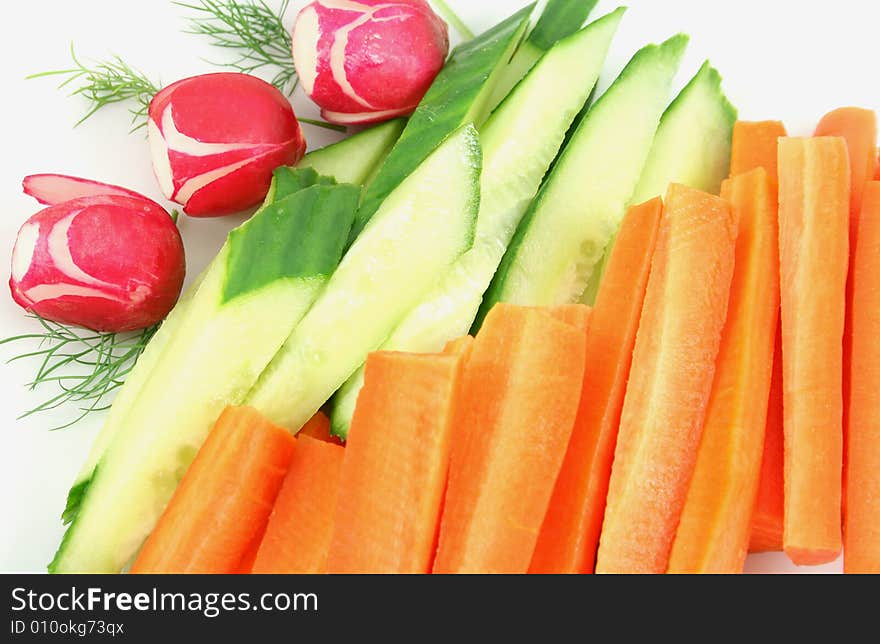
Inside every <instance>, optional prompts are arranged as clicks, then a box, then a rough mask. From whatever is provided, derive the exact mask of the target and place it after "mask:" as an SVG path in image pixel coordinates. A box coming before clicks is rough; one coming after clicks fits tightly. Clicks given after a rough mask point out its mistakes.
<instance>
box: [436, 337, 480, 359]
mask: <svg viewBox="0 0 880 644" xmlns="http://www.w3.org/2000/svg"><path fill="white" fill-rule="evenodd" d="M473 346H474V338H473V336H470V335H463V336H461V337H460V338H456V339H455V340H450V341H449V342H447V343H446V346H445V347H444V348H443V353H446V354H449V355H453V356H458V355H460V356H464V359H465V361H467V356H469V355H470V352H471V348H472V347H473Z"/></svg>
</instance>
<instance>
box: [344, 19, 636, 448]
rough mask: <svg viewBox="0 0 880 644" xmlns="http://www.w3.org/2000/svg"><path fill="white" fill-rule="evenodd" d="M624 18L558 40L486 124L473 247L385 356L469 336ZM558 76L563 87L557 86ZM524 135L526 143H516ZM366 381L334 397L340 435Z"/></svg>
mask: <svg viewBox="0 0 880 644" xmlns="http://www.w3.org/2000/svg"><path fill="white" fill-rule="evenodd" d="M623 14H624V9H618V10H616V11H614V12H612V13H610V14H608V15H606V16H604V17H602V18H599V19H598V20H596V21H594V22H593V23H591V24H590V25H589V26H587V27H585V28H584V29H583V30H581V31H580V32H577V33H576V34H574V35H572V36H569V37H568V38H566V39H564V40H563V41H561V42H559V43H558V44H557V45H556V46H555V47H554V48H553V49H551V51H550V52H548V53H547V54H546V55H545V56H544V57H542V59H541V61H540V62H539V63H538V65H537V66H536V67H535V68H534V69H533V70H532V72H530V74H529V75H528V77H527V78H526V79H524V80H523V81H522V82H521V83H520V84H519V85H518V86H517V87H516V89H515V90H514V92H513V94H512V95H511V96H510V97H509V99H508V100H507V101H505V102H504V103H503V104H502V106H501V107H500V108H499V109H498V110H497V111H496V112H495V113H494V114H493V115H492V117H491V118H490V119H489V120H488V121H487V122H486V124H485V126H484V127H483V131H482V139H483V176H482V178H481V193H482V198H481V204H480V214H479V216H478V218H477V231H476V241H475V242H474V247H473V248H471V249H470V250H468V251H467V252H466V253H465V254H464V255H463V256H462V257H461V258H460V259H459V260H458V261H457V262H456V264H455V265H454V266H453V267H452V269H451V270H450V272H449V273H448V274H447V275H446V276H445V278H444V279H443V280H442V281H441V282H440V284H439V285H438V286H437V288H435V289H432V290H431V292H429V293H427V294H426V296H425V298H424V299H423V300H422V301H421V302H420V303H419V304H418V305H417V306H416V307H415V308H413V309H412V310H411V311H410V312H409V313H408V314H407V316H406V317H405V318H404V319H403V320H402V321H401V323H400V324H399V325H398V326H397V328H396V329H395V330H394V332H393V333H392V334H391V336H390V337H389V339H388V340H387V341H386V342H385V343H384V344H383V345H382V347H381V349H382V350H383V351H413V352H432V351H439V350H440V349H442V348H443V346H444V344H445V343H446V342H447V341H449V340H451V339H453V338H456V337H460V336H462V335H465V334H466V333H467V332H468V329H469V328H470V326H471V324H472V323H473V321H474V318H475V316H476V314H477V310H478V309H479V306H480V302H481V301H482V297H483V293H484V291H485V290H486V289H487V288H488V286H489V284H490V282H491V280H492V276H493V275H494V274H495V271H496V269H497V268H498V264H499V262H500V261H501V258H502V257H503V255H504V249H505V248H506V247H507V245H508V244H509V243H510V240H511V237H512V236H513V234H514V231H515V230H516V227H517V224H518V223H519V220H520V218H521V217H522V215H523V213H524V212H525V210H526V209H527V208H528V205H529V203H530V202H531V200H532V198H533V197H534V196H535V193H536V192H537V191H538V188H539V186H540V184H541V180H542V178H543V177H544V175H545V173H546V171H547V168H548V167H549V165H550V163H551V162H552V160H553V159H554V158H555V156H556V153H557V152H558V150H559V149H560V147H561V145H562V143H563V140H564V138H565V135H566V132H567V131H568V129H569V126H570V124H571V123H572V122H573V121H574V119H575V117H576V116H577V114H578V113H579V112H580V109H581V107H582V105H583V104H584V103H585V102H586V100H587V99H588V97H589V95H590V93H591V91H592V89H593V87H594V85H595V83H596V81H597V79H598V76H599V73H600V71H601V69H602V64H603V62H604V60H605V57H606V55H607V52H608V49H609V47H610V45H611V41H612V39H613V37H614V34H615V33H616V31H617V28H618V25H619V24H620V21H621V19H622V18H623ZM560 78H563V79H566V82H565V85H564V86H562V87H555V86H554V82H553V81H554V80H555V79H560ZM551 96H552V97H553V98H550V97H551ZM553 119H557V120H556V121H555V122H554V121H553ZM534 123H540V124H541V126H534V125H533V124H534ZM525 133H528V140H529V143H528V144H523V143H522V142H521V140H520V139H519V138H517V135H519V136H522V135H523V134H525ZM362 384H363V368H362V367H361V368H360V369H359V370H358V371H357V372H356V373H355V374H354V375H353V376H352V377H351V378H350V379H349V380H348V381H346V383H345V384H344V385H343V386H342V387H341V388H340V390H339V391H338V392H337V393H336V394H335V395H334V397H333V399H332V404H331V413H330V421H331V430H332V432H333V433H334V434H335V435H337V436H340V437H342V438H345V437H346V436H347V434H348V428H349V425H350V423H351V418H352V415H353V413H354V407H355V404H356V402H357V397H358V394H359V392H360V389H361V386H362Z"/></svg>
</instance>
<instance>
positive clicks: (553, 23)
mask: <svg viewBox="0 0 880 644" xmlns="http://www.w3.org/2000/svg"><path fill="white" fill-rule="evenodd" d="M597 3H598V0H577V1H576V2H575V1H573V0H549V2H548V3H547V4H546V6H545V7H544V11H542V12H541V17H540V18H539V19H538V23H537V24H536V25H535V28H534V29H532V31H531V33H530V34H529V37H528V38H526V39H525V40H524V41H523V43H522V44H521V45H520V46H519V49H517V50H516V53H515V54H514V55H513V58H511V59H510V63H508V65H507V67H505V68H504V72H503V74H502V75H501V79H500V80H499V81H498V85H497V86H496V87H495V91H494V92H493V93H492V100H491V101H490V105H491V106H492V109H493V110H494V109H495V108H496V107H498V105H500V104H501V101H503V100H504V99H505V98H506V97H507V96H508V95H509V94H510V92H511V90H513V88H514V87H516V85H517V83H519V82H520V81H521V80H522V79H523V78H525V76H526V74H528V73H529V70H530V69H531V68H532V67H534V66H535V63H537V62H538V60H539V59H540V58H541V56H543V55H544V52H546V51H549V50H550V48H551V47H553V45H555V44H556V43H557V42H559V41H560V40H563V39H564V38H567V37H568V36H570V35H571V34H573V33H575V32H576V31H577V30H578V29H580V28H581V26H582V25H583V24H584V22H586V20H587V18H588V17H589V15H590V12H591V11H592V10H593V8H594V7H595V6H596V4H597Z"/></svg>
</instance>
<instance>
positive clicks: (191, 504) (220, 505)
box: [131, 407, 296, 574]
mask: <svg viewBox="0 0 880 644" xmlns="http://www.w3.org/2000/svg"><path fill="white" fill-rule="evenodd" d="M295 443H296V439H295V438H294V437H293V436H292V435H291V434H290V433H289V432H288V431H287V430H286V429H284V428H282V427H278V426H277V425H273V424H272V423H270V422H269V421H268V420H266V418H264V417H263V416H262V415H261V414H260V413H259V412H258V411H257V410H255V409H253V408H251V407H227V408H226V410H225V411H224V412H223V413H222V414H221V415H220V418H219V419H218V420H217V423H216V424H215V425H214V428H213V430H212V431H211V433H210V435H209V436H208V439H207V440H206V441H205V444H204V445H203V446H202V448H201V449H200V450H199V453H198V454H197V455H196V457H195V459H194V460H193V462H192V464H191V465H190V466H189V469H188V470H187V471H186V474H185V475H184V477H183V480H181V482H180V485H178V487H177V490H176V491H175V492H174V496H173V497H172V498H171V501H170V502H169V503H168V507H167V508H165V512H164V513H163V514H162V517H161V518H160V519H159V523H158V524H157V525H156V529H155V530H153V533H152V534H151V535H150V537H149V538H148V539H147V541H146V543H145V544H144V547H143V548H142V549H141V552H140V554H139V555H138V557H137V560H136V561H135V562H134V565H133V566H132V568H131V572H133V573H218V574H219V573H234V572H238V571H239V570H241V567H242V560H243V559H244V558H245V556H246V555H247V553H248V552H250V551H251V549H252V548H253V546H254V542H255V541H256V540H258V539H259V538H260V537H261V536H262V535H263V533H264V532H265V528H266V522H267V521H268V519H269V513H270V512H271V511H272V506H273V504H274V503H275V498H276V496H277V495H278V491H279V489H280V488H281V482H282V480H283V479H284V475H285V473H286V472H287V468H288V466H289V464H290V459H291V456H292V453H293V447H294V444H295Z"/></svg>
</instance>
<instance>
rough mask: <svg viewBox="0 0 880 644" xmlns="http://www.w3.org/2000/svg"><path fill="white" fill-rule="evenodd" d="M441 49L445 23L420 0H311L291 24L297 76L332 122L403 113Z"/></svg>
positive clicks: (429, 76) (418, 96) (426, 83)
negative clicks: (293, 24)
mask: <svg viewBox="0 0 880 644" xmlns="http://www.w3.org/2000/svg"><path fill="white" fill-rule="evenodd" d="M448 52H449V33H448V30H447V27H446V23H445V22H443V21H442V20H441V19H440V18H439V17H438V16H437V14H435V13H434V12H433V11H432V10H431V7H430V6H429V5H428V3H427V2H425V0H315V1H314V2H311V3H309V4H308V5H306V7H305V8H303V10H302V11H300V13H299V16H297V19H296V24H295V26H294V29H293V62H294V64H295V66H296V72H297V75H298V76H299V79H300V81H301V82H302V86H303V88H304V89H305V91H306V94H308V95H309V97H310V98H311V99H312V100H313V101H315V103H317V104H318V105H319V106H320V107H321V115H322V116H323V117H324V118H325V119H326V120H328V121H330V122H332V123H342V124H353V123H374V122H377V121H385V120H387V119H390V118H393V117H395V116H400V115H403V114H409V113H410V112H412V111H413V110H414V109H415V108H416V105H418V104H419V101H421V100H422V97H423V96H424V95H425V92H427V91H428V87H430V85H431V83H432V82H433V81H434V77H435V76H437V74H438V73H439V72H440V69H441V68H442V67H443V64H444V63H445V62H446V54H447V53H448Z"/></svg>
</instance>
